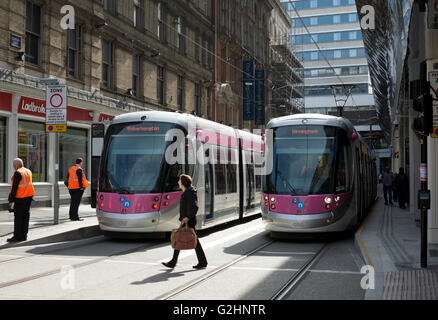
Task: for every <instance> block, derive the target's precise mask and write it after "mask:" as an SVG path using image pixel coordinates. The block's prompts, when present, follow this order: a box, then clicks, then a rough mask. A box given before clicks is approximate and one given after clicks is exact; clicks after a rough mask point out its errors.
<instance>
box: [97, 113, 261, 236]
mask: <svg viewBox="0 0 438 320" xmlns="http://www.w3.org/2000/svg"><path fill="white" fill-rule="evenodd" d="M263 147H264V143H263V140H262V137H261V136H260V135H255V134H252V133H249V132H246V131H242V130H237V129H233V128H231V127H228V126H225V125H222V124H218V123H216V122H213V121H209V120H206V119H202V118H199V117H195V116H193V115H189V114H182V113H174V112H163V111H145V112H134V113H127V114H123V115H120V116H117V117H115V118H114V119H113V120H112V122H111V124H110V125H109V127H108V128H107V130H106V133H105V138H104V147H103V151H102V156H101V159H100V166H99V167H100V169H99V177H98V187H97V199H96V200H97V202H96V207H97V217H98V221H99V226H100V228H101V230H103V231H104V233H105V234H107V235H110V236H111V235H114V232H116V233H117V232H119V233H120V232H123V233H150V232H168V231H171V230H172V229H174V228H177V227H178V226H179V221H178V217H179V200H180V198H181V194H182V191H181V190H180V189H179V187H178V179H179V176H180V175H181V174H182V173H185V174H189V175H190V176H191V177H192V178H193V186H194V187H195V188H196V189H197V195H198V207H199V210H198V213H197V216H196V220H197V225H196V228H197V229H204V228H208V227H211V226H215V225H217V224H221V223H225V222H228V221H232V220H238V219H241V218H243V217H246V216H250V215H255V214H259V213H260V202H261V198H260V194H261V176H260V175H256V174H255V173H256V167H257V166H258V164H257V163H256V162H257V161H254V159H257V158H260V157H261V155H262V152H263Z"/></svg>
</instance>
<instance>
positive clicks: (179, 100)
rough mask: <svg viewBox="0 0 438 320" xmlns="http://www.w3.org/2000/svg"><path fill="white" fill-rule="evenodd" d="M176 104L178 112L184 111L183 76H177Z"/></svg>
mask: <svg viewBox="0 0 438 320" xmlns="http://www.w3.org/2000/svg"><path fill="white" fill-rule="evenodd" d="M176 100H177V101H176V103H177V105H178V110H180V111H183V110H184V78H183V76H178V84H177V93H176Z"/></svg>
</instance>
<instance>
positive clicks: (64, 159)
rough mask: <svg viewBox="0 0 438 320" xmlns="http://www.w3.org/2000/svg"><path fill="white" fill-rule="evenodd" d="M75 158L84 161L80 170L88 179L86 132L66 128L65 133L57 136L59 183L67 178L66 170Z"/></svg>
mask: <svg viewBox="0 0 438 320" xmlns="http://www.w3.org/2000/svg"><path fill="white" fill-rule="evenodd" d="M77 158H82V159H84V162H83V163H82V168H84V171H85V175H86V176H87V177H88V178H90V175H89V173H88V172H87V160H88V130H87V129H78V128H71V127H68V128H67V132H65V133H60V134H59V181H64V179H65V178H67V176H68V170H69V169H70V168H71V167H72V166H73V165H75V160H76V159H77Z"/></svg>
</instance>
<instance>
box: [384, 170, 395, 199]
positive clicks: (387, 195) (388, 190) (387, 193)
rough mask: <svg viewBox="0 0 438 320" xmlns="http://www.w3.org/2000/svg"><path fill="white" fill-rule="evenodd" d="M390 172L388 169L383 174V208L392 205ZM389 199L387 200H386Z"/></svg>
mask: <svg viewBox="0 0 438 320" xmlns="http://www.w3.org/2000/svg"><path fill="white" fill-rule="evenodd" d="M393 180H394V179H393V175H392V172H390V171H389V167H387V168H386V171H385V172H384V173H383V197H384V198H385V206H387V205H388V200H389V204H391V205H392V204H393V203H392V181H393ZM388 198H389V199H388Z"/></svg>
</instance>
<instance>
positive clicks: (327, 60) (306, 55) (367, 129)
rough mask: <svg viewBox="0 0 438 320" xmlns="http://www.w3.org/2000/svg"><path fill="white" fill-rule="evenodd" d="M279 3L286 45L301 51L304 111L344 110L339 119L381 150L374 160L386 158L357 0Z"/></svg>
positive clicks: (386, 144) (304, 0) (328, 111)
mask: <svg viewBox="0 0 438 320" xmlns="http://www.w3.org/2000/svg"><path fill="white" fill-rule="evenodd" d="M282 4H283V6H284V8H285V9H286V11H287V12H288V13H289V15H290V17H291V19H292V24H293V28H296V32H295V33H294V35H293V36H291V38H290V42H291V43H292V45H294V46H296V47H297V48H300V49H301V54H302V60H303V64H304V78H305V79H304V86H305V87H304V95H305V112H306V113H323V114H331V115H339V113H340V107H344V108H343V109H342V115H343V116H344V117H346V118H349V119H350V120H351V121H352V123H353V124H354V126H355V128H356V130H358V131H359V132H360V133H361V135H362V136H363V137H365V138H366V139H367V140H368V142H369V144H371V145H372V147H373V148H374V149H378V150H380V151H381V152H378V153H380V154H379V157H380V158H389V157H390V149H388V147H389V145H388V143H387V142H386V141H385V139H383V132H382V131H381V128H380V125H379V121H378V118H377V114H376V107H375V101H374V95H373V91H372V86H371V79H370V73H369V68H368V61H367V55H366V52H365V47H364V42H363V35H362V29H361V26H360V17H359V16H358V13H357V12H358V10H357V7H356V1H355V0H293V1H285V0H282ZM350 90H351V95H349V91H350ZM383 162H384V161H383ZM384 165H386V163H382V166H384ZM379 166H380V164H378V167H379Z"/></svg>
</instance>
